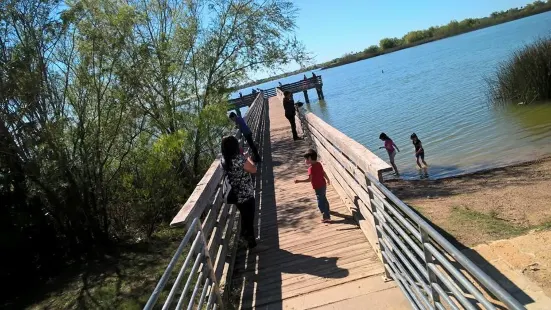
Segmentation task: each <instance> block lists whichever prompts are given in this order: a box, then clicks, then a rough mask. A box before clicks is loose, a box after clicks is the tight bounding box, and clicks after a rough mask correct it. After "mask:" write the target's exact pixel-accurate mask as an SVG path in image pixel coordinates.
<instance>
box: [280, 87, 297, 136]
mask: <svg viewBox="0 0 551 310" xmlns="http://www.w3.org/2000/svg"><path fill="white" fill-rule="evenodd" d="M283 94H284V96H285V97H284V98H283V109H285V118H287V119H288V120H289V123H290V124H291V132H292V133H293V139H294V140H300V137H299V136H298V134H297V125H296V123H295V115H296V110H295V101H294V100H293V94H291V92H290V91H285V92H284V93H283Z"/></svg>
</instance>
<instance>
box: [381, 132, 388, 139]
mask: <svg viewBox="0 0 551 310" xmlns="http://www.w3.org/2000/svg"><path fill="white" fill-rule="evenodd" d="M379 139H381V140H390V138H389V137H388V136H387V135H386V133H384V132H381V134H380V135H379Z"/></svg>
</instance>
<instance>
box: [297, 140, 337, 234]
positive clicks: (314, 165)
mask: <svg viewBox="0 0 551 310" xmlns="http://www.w3.org/2000/svg"><path fill="white" fill-rule="evenodd" d="M304 162H305V163H306V164H307V165H308V166H309V167H308V178H307V179H296V180H295V183H306V182H310V183H311V184H312V188H313V189H314V191H315V192H316V198H317V200H318V208H319V210H320V212H321V214H322V220H321V221H322V222H323V223H328V222H330V221H331V214H330V212H329V201H328V200H327V197H326V195H325V194H326V192H327V185H329V184H330V183H331V182H330V181H329V178H328V177H327V174H326V173H325V171H324V170H323V165H322V164H321V163H320V162H318V153H317V152H316V151H314V150H313V149H309V150H308V152H306V154H304Z"/></svg>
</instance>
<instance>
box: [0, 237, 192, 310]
mask: <svg viewBox="0 0 551 310" xmlns="http://www.w3.org/2000/svg"><path fill="white" fill-rule="evenodd" d="M182 235H183V232H182V230H181V229H175V230H172V231H171V232H170V233H169V235H168V236H163V237H153V238H152V239H151V240H150V241H148V242H141V243H138V244H122V245H119V246H117V248H115V249H114V251H113V252H114V253H112V254H111V255H105V256H102V257H101V258H98V259H94V260H88V261H86V262H85V263H83V264H81V265H78V266H72V267H70V268H68V269H67V270H66V271H65V272H64V273H63V274H62V275H60V276H59V277H57V278H55V279H53V280H52V281H51V282H50V283H48V284H46V285H42V286H41V287H39V288H37V289H36V290H34V291H33V292H32V293H30V294H29V295H28V296H26V297H25V298H21V300H18V302H16V303H14V304H12V305H8V306H7V307H5V309H24V308H27V307H30V306H33V309H52V310H54V309H56V310H57V309H120V308H123V309H141V308H142V307H143V305H145V302H146V301H147V299H148V298H149V296H150V295H151V292H152V291H153V289H154V288H155V285H156V284H157V282H158V279H159V278H160V276H161V275H162V273H163V271H164V269H165V268H166V265H167V264H168V261H169V260H170V259H171V257H172V255H173V254H174V251H175V249H176V248H177V246H178V245H179V243H180V241H181V237H182ZM30 291H31V290H30Z"/></svg>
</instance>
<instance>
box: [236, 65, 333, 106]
mask: <svg viewBox="0 0 551 310" xmlns="http://www.w3.org/2000/svg"><path fill="white" fill-rule="evenodd" d="M276 89H279V90H281V91H283V92H285V91H290V92H291V93H292V94H295V93H299V92H302V93H303V94H304V101H306V103H310V98H309V97H308V90H309V89H315V90H316V93H317V95H318V99H324V96H323V80H322V78H321V75H317V76H314V77H310V78H307V79H302V80H300V81H298V82H294V83H289V84H283V85H280V86H278V87H274V88H268V89H263V90H262V94H263V96H264V97H265V98H271V97H275V96H276ZM257 95H258V92H256V90H255V92H253V93H251V94H247V95H241V96H239V97H238V98H233V99H230V100H229V101H228V103H229V106H228V110H233V111H235V112H236V113H237V114H238V115H241V112H240V110H239V109H241V108H243V107H249V106H251V104H252V103H253V101H254V100H255V98H256V97H257Z"/></svg>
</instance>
